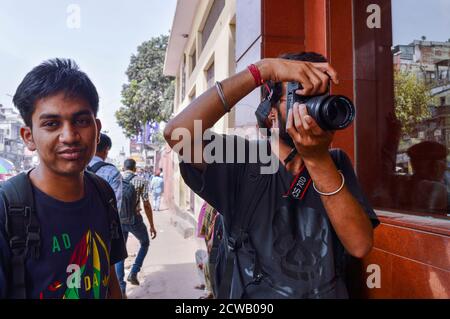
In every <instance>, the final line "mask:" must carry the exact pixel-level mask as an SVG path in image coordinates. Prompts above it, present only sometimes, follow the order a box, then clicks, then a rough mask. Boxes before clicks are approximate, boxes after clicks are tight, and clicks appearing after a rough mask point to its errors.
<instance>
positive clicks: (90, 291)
mask: <svg viewBox="0 0 450 319" xmlns="http://www.w3.org/2000/svg"><path fill="white" fill-rule="evenodd" d="M84 180H85V194H86V196H85V197H84V198H82V199H80V200H78V201H75V202H62V201H59V200H57V199H55V198H52V197H50V196H48V195H47V194H45V193H43V192H42V191H40V190H39V189H38V188H36V187H34V186H33V192H34V195H35V205H36V216H37V218H38V220H39V225H40V228H41V249H40V258H39V259H38V260H35V259H33V258H31V257H29V258H28V259H27V261H26V282H27V298H34V299H47V298H52V299H54V298H56V299H61V298H63V299H81V298H94V299H98V298H106V297H107V288H108V284H109V280H110V273H109V270H110V266H112V265H114V264H115V263H117V262H118V261H120V260H123V259H124V258H126V257H127V254H126V249H125V245H124V241H123V238H122V232H121V231H120V227H119V239H114V240H111V233H110V217H108V212H107V210H106V205H105V204H104V203H103V202H102V199H101V197H100V194H99V192H98V190H97V188H96V187H95V186H94V185H93V184H92V181H90V180H89V179H88V178H86V176H85V178H84ZM116 217H117V222H118V223H119V219H118V216H116ZM4 225H5V211H4V205H3V199H1V197H0V226H1V227H0V228H1V229H0V257H1V261H0V298H6V297H7V289H8V285H10V284H11V281H10V278H11V276H10V268H9V267H10V265H9V260H10V256H11V255H10V249H9V245H8V241H7V237H6V234H5V227H4ZM119 225H120V223H119Z"/></svg>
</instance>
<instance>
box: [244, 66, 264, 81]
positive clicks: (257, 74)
mask: <svg viewBox="0 0 450 319" xmlns="http://www.w3.org/2000/svg"><path fill="white" fill-rule="evenodd" d="M247 68H248V70H249V71H250V73H251V74H252V76H253V78H254V79H255V84H256V86H260V85H261V84H263V83H264V80H263V79H262V77H261V73H260V72H259V69H258V67H257V66H256V65H254V64H250V65H249V66H248V67H247Z"/></svg>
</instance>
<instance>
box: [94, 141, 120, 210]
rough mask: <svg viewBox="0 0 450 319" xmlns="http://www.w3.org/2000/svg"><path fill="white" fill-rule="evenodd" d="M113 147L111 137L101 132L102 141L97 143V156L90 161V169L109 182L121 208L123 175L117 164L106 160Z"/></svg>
mask: <svg viewBox="0 0 450 319" xmlns="http://www.w3.org/2000/svg"><path fill="white" fill-rule="evenodd" d="M111 147H112V142H111V138H109V136H108V135H106V134H104V133H100V143H98V145H97V150H96V152H95V156H94V157H93V158H92V159H91V161H90V162H89V166H88V170H90V171H91V172H93V173H95V174H97V175H98V176H100V177H101V178H103V179H104V180H105V181H107V182H108V184H109V185H110V186H111V187H112V189H113V190H114V194H116V200H117V207H119V208H120V205H121V204H122V175H121V174H120V171H119V170H118V169H117V167H116V166H115V165H113V164H111V163H107V162H105V160H106V159H107V158H108V153H109V150H110V149H111Z"/></svg>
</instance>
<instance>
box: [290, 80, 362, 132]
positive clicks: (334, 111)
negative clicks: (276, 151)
mask: <svg viewBox="0 0 450 319" xmlns="http://www.w3.org/2000/svg"><path fill="white" fill-rule="evenodd" d="M302 88H303V87H302V86H301V85H300V83H298V82H288V84H287V89H286V114H289V110H291V109H292V107H293V106H294V103H296V102H298V103H300V104H305V105H306V109H307V111H308V114H309V115H310V116H311V117H312V118H314V120H315V121H316V122H317V124H318V125H319V126H320V128H322V129H323V130H324V131H335V130H342V129H344V128H346V127H347V126H349V125H350V124H351V123H352V122H353V120H354V118H355V107H354V105H353V103H352V101H350V99H348V98H347V97H345V96H342V95H330V94H324V95H315V96H303V95H299V94H297V93H295V92H296V91H297V90H301V89H302Z"/></svg>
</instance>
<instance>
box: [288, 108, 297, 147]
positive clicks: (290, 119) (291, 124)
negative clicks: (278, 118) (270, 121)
mask: <svg viewBox="0 0 450 319" xmlns="http://www.w3.org/2000/svg"><path fill="white" fill-rule="evenodd" d="M293 113H294V112H293V108H292V109H291V110H289V113H288V117H287V120H286V132H288V134H289V136H290V137H291V138H292V139H293V140H295V139H296V137H297V135H298V132H297V130H296V129H295V126H294V115H293Z"/></svg>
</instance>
